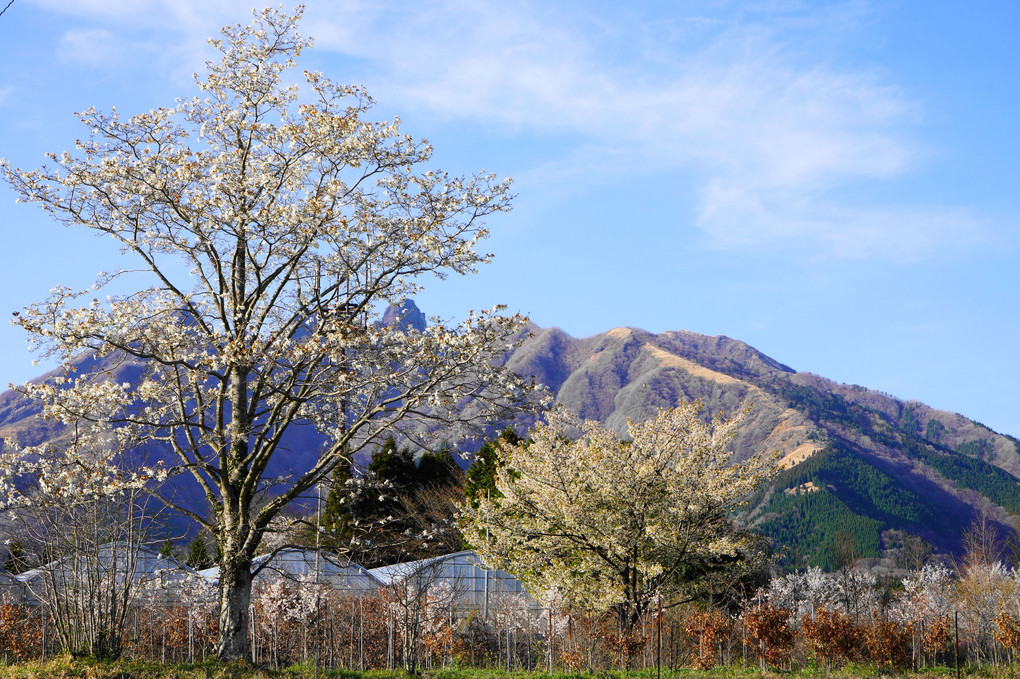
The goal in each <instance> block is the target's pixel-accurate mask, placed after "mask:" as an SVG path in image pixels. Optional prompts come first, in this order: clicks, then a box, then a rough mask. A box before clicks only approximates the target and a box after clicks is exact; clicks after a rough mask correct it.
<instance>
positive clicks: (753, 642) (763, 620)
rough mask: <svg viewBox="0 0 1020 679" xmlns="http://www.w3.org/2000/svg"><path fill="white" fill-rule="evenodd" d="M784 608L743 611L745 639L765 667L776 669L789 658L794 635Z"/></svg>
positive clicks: (765, 607) (767, 607)
mask: <svg viewBox="0 0 1020 679" xmlns="http://www.w3.org/2000/svg"><path fill="white" fill-rule="evenodd" d="M791 614H792V612H791V611H790V610H789V609H786V608H776V607H774V606H768V605H766V606H761V607H759V608H758V609H757V610H747V611H744V629H745V630H746V631H747V639H746V640H745V641H744V643H745V644H746V645H748V646H751V647H752V648H753V649H754V652H755V653H756V654H757V656H758V658H759V659H760V660H761V661H762V662H764V663H765V664H766V665H769V666H771V667H775V668H778V667H779V665H780V663H781V662H782V661H783V660H787V659H789V657H790V651H791V650H792V649H793V642H794V640H795V638H796V634H795V632H794V630H793V629H791V628H790V623H789V621H790V615H791Z"/></svg>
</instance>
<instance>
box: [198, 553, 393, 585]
mask: <svg viewBox="0 0 1020 679" xmlns="http://www.w3.org/2000/svg"><path fill="white" fill-rule="evenodd" d="M252 567H253V570H254V569H257V568H260V567H261V570H260V571H259V572H258V573H257V574H256V576H255V583H256V584H257V583H258V582H259V581H267V580H272V579H275V578H281V577H282V578H288V579H292V580H295V581H297V582H302V583H306V584H315V583H316V582H318V583H320V584H323V585H326V586H328V587H332V588H333V589H340V590H354V591H359V592H367V591H373V590H376V589H378V588H379V586H380V584H381V583H380V582H379V580H378V579H376V578H375V577H374V576H373V575H372V574H371V573H370V572H369V571H367V570H365V569H364V568H363V567H362V566H360V565H358V564H356V563H343V562H341V561H339V560H338V559H337V558H336V557H335V556H333V555H332V554H330V553H328V552H325V551H319V552H316V550H314V549H295V548H287V549H281V550H279V551H277V552H275V553H273V554H263V555H262V556H257V557H255V559H254V560H253V562H252ZM199 575H201V576H202V577H203V578H205V579H206V580H208V581H210V582H214V583H215V582H218V581H219V577H220V569H219V567H218V566H217V567H214V568H207V569H205V570H203V571H199Z"/></svg>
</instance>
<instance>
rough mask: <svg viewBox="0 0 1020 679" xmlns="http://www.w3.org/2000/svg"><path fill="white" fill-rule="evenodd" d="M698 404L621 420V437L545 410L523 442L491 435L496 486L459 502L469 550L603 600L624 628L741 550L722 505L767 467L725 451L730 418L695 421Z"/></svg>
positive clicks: (563, 589) (551, 588) (541, 581)
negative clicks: (626, 434)
mask: <svg viewBox="0 0 1020 679" xmlns="http://www.w3.org/2000/svg"><path fill="white" fill-rule="evenodd" d="M701 409H702V405H701V403H700V402H695V403H687V402H684V403H681V404H680V405H679V406H677V407H676V408H672V409H666V410H662V411H660V412H659V413H658V415H657V416H655V417H653V418H652V419H650V420H648V421H647V422H643V423H634V422H632V423H630V437H631V440H629V441H621V440H620V439H619V437H618V436H617V435H616V433H615V432H613V431H610V430H608V429H606V428H605V427H603V426H602V425H600V424H599V423H598V422H594V421H585V422H581V421H579V420H578V419H577V418H575V417H574V416H573V415H570V414H569V413H567V412H566V411H563V410H556V411H553V412H551V413H550V414H549V416H548V420H547V422H546V423H544V424H540V425H539V426H537V427H536V428H535V429H534V431H533V432H532V434H531V438H532V440H531V441H530V442H521V443H518V444H516V445H513V444H509V443H505V442H504V443H502V444H501V445H500V446H498V447H497V448H496V453H497V455H499V460H498V464H497V465H496V467H497V472H496V489H497V490H498V493H494V494H489V495H487V496H486V497H484V498H478V502H477V506H475V507H472V506H470V505H467V506H465V507H464V510H463V512H464V514H463V516H464V519H465V521H466V523H467V525H469V526H470V527H471V528H472V529H473V531H472V535H475V536H476V538H475V539H474V540H473V542H474V543H475V544H476V547H477V549H478V551H479V552H480V553H481V554H482V556H483V557H484V558H485V559H486V560H487V561H488V562H489V563H491V564H493V565H494V566H497V567H499V568H503V569H505V570H507V571H509V572H511V573H514V574H515V575H517V576H518V577H520V578H522V580H523V581H524V582H525V584H526V585H527V586H528V588H529V590H530V591H532V592H535V593H543V592H556V593H558V594H559V595H560V596H565V597H566V599H567V600H568V603H570V604H572V605H575V606H580V607H583V608H588V609H593V610H609V609H615V610H616V611H617V612H618V614H619V619H620V622H621V626H622V627H624V628H625V629H629V628H630V627H632V626H633V625H634V623H635V622H636V621H637V620H638V619H639V618H640V617H641V615H642V614H643V613H644V612H645V611H646V610H647V609H648V606H649V605H650V603H651V602H652V601H653V600H654V597H655V596H667V595H672V596H673V597H674V600H677V595H681V596H682V595H683V594H684V593H685V592H686V593H690V592H691V586H692V585H694V584H695V582H696V580H697V579H699V578H700V577H702V576H704V575H706V574H708V573H710V572H712V570H713V569H717V568H722V567H729V566H730V565H731V564H732V563H733V562H734V561H735V560H739V559H740V558H741V557H742V555H743V554H744V553H745V549H746V547H748V546H749V541H750V540H751V536H750V535H749V534H748V533H746V532H745V531H743V530H742V529H741V528H740V526H739V524H738V522H736V521H735V520H734V516H733V512H734V510H736V509H737V508H738V507H739V506H740V505H741V504H742V503H744V502H745V501H746V500H747V499H749V496H750V494H751V493H752V492H753V491H754V490H755V489H756V488H757V487H758V486H759V485H761V484H762V483H764V482H765V481H766V480H768V479H769V478H770V477H771V475H772V474H774V472H775V468H776V459H775V457H774V456H771V455H760V456H755V457H752V458H750V459H748V460H744V461H742V462H736V461H734V460H733V459H732V458H731V455H730V452H729V449H728V447H727V446H728V444H729V441H730V439H731V438H732V436H733V434H734V429H735V427H736V426H737V424H738V422H739V418H735V419H730V420H724V419H716V420H713V421H711V422H705V421H704V420H702V419H701V417H700V411H701Z"/></svg>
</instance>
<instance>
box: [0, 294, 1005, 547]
mask: <svg viewBox="0 0 1020 679" xmlns="http://www.w3.org/2000/svg"><path fill="white" fill-rule="evenodd" d="M383 317H384V319H385V322H388V323H400V324H401V325H402V326H403V327H405V328H407V329H408V330H409V331H416V330H419V331H420V330H421V329H422V328H423V327H424V324H425V316H424V314H422V313H421V311H420V310H419V309H418V308H417V306H416V305H415V304H414V302H413V301H412V300H407V301H406V302H405V303H403V304H401V305H399V306H397V307H395V308H391V309H388V310H387V312H386V313H385V314H384V316H383ZM81 360H82V361H90V360H94V359H93V358H90V357H88V356H83V357H82V358H81ZM506 365H507V366H508V367H509V368H511V369H512V370H514V371H515V372H517V373H518V374H521V375H524V376H529V377H533V378H534V379H535V380H536V381H538V382H540V383H542V384H544V385H546V387H547V388H548V389H549V391H550V393H551V394H552V395H553V396H554V398H555V400H556V402H557V403H559V404H561V405H562V406H563V407H566V408H568V409H569V410H571V411H573V412H575V413H576V414H579V415H580V416H582V417H584V418H588V419H596V420H599V421H600V422H602V423H604V424H605V425H607V426H608V427H610V428H612V429H613V430H614V431H616V432H617V433H618V434H620V435H621V436H625V435H626V433H627V422H628V419H630V420H633V421H641V420H644V419H647V418H648V417H650V416H652V415H654V414H655V412H656V411H657V410H658V409H659V408H663V407H670V406H673V405H676V404H677V403H678V402H679V401H680V400H681V399H687V400H695V399H700V400H701V401H702V402H703V403H704V404H705V414H706V416H707V417H713V416H715V415H716V414H719V413H728V414H736V413H741V412H743V413H744V415H743V418H744V419H743V422H742V425H741V427H740V428H739V430H738V433H737V435H736V437H735V438H734V441H733V448H734V452H735V455H736V456H737V457H738V458H744V457H747V456H749V455H753V454H756V453H760V452H771V451H778V452H779V453H780V455H781V464H782V465H783V467H784V471H783V473H782V474H780V477H779V480H778V481H777V482H776V484H774V485H773V486H771V487H770V488H769V489H767V490H766V491H765V492H763V493H762V494H761V495H760V496H759V497H757V498H755V501H754V503H752V506H751V508H750V510H749V514H748V518H749V521H750V522H751V523H752V525H754V526H755V527H757V528H758V529H760V530H762V531H763V532H765V533H766V534H768V535H770V536H771V537H773V538H774V539H775V541H776V543H777V545H784V544H785V545H793V546H794V547H795V549H794V550H793V552H794V555H793V557H791V559H790V560H789V561H788V563H790V564H791V565H802V564H804V563H815V564H818V565H826V566H831V565H833V559H834V558H835V550H836V543H837V541H838V540H837V538H838V535H837V534H838V533H848V534H850V535H852V536H853V537H854V539H855V540H856V541H857V543H858V544H859V546H860V549H861V550H862V552H864V553H866V554H874V553H875V552H876V551H877V550H878V549H880V548H881V547H882V546H883V543H884V541H887V538H886V537H883V536H886V535H887V534H888V532H889V531H890V530H895V531H901V532H904V533H909V534H913V535H918V536H920V537H922V538H923V539H925V540H926V541H928V542H930V543H931V544H932V545H934V546H935V548H937V549H939V550H941V551H943V552H947V553H959V551H960V549H961V532H962V531H963V530H964V529H965V528H966V526H967V525H969V523H970V522H971V521H972V520H973V519H974V517H976V516H977V515H978V514H980V513H982V512H984V513H986V514H988V515H989V516H990V517H991V518H992V519H993V521H995V522H997V523H998V524H999V526H1000V527H1001V529H1002V530H1005V529H1006V528H1007V527H1008V525H1009V524H1010V522H1011V516H1012V515H1016V514H1020V485H1018V478H1020V454H1018V442H1017V440H1016V439H1015V438H1013V437H1009V436H1005V435H1002V434H999V433H997V432H994V431H992V430H991V429H989V428H988V427H986V426H984V425H982V424H980V423H978V422H975V421H974V420H971V419H969V418H967V417H965V416H964V415H961V414H959V413H952V412H948V411H941V410H937V409H934V408H930V407H929V406H927V405H925V404H923V403H920V402H918V401H913V400H908V401H904V400H900V399H896V398H895V397H893V396H890V395H888V394H884V393H882V392H878V391H874V390H870V389H867V388H865V387H862V386H859V385H846V384H841V383H837V382H834V381H832V380H828V379H826V378H824V377H821V376H819V375H815V374H812V373H807V372H797V371H796V370H794V369H793V368H791V367H789V366H787V365H785V364H784V363H781V362H779V361H776V360H775V359H772V358H771V357H769V356H767V355H766V354H764V353H762V352H761V351H759V350H757V349H755V348H754V347H752V346H750V345H749V344H746V343H744V342H741V341H740V340H736V339H732V338H729V337H726V336H724V335H717V336H709V335H702V334H699V333H696V332H692V331H688V330H674V331H666V332H661V333H652V332H648V331H645V330H642V329H640V328H633V327H618V328H613V329H611V330H608V331H606V332H604V333H599V334H596V335H592V336H589V337H583V338H575V337H572V336H571V335H569V334H567V333H566V332H565V331H563V330H562V329H561V328H558V327H550V328H539V327H537V326H531V328H530V331H529V333H528V335H527V336H525V337H523V338H522V341H521V343H520V345H519V346H518V347H517V348H516V349H514V350H513V351H511V352H509V353H508V355H507V356H506ZM111 369H112V370H113V371H114V374H115V376H116V377H117V379H119V380H130V378H131V375H132V373H133V372H134V371H136V370H138V369H140V367H139V366H137V365H133V364H131V363H130V362H123V363H119V364H116V365H114V366H112V367H111ZM54 374H55V373H48V374H47V375H43V376H41V377H40V378H37V379H48V378H51V377H53V376H54ZM40 410H41V408H40V407H39V406H38V404H33V403H28V402H26V401H25V400H24V399H23V398H22V397H21V396H20V394H17V393H16V392H13V391H7V392H4V393H2V394H0V436H5V437H14V438H15V439H17V440H18V441H19V442H21V443H22V444H33V443H39V442H41V441H44V440H57V439H59V436H60V428H59V427H58V426H56V425H55V424H54V423H52V422H47V421H45V420H40V419H38V418H37V417H35V416H36V415H37V414H38V413H39V411H40ZM505 424H507V423H493V425H494V427H493V431H495V430H496V429H498V428H500V427H501V426H503V425H505ZM512 424H513V425H514V426H516V427H517V428H518V429H519V430H523V429H524V428H527V427H528V426H530V425H531V424H532V422H530V421H527V420H525V419H520V420H518V421H515V422H514V423H512ZM301 429H303V430H304V431H302V432H300V433H299V435H297V436H296V437H295V438H294V439H293V440H291V441H289V447H290V450H289V451H288V454H287V455H285V456H278V457H275V458H274V460H273V461H272V464H271V470H269V473H270V474H272V475H286V474H287V473H288V471H289V469H292V468H297V467H299V466H300V465H301V464H306V463H307V462H308V461H309V456H312V455H315V454H316V452H317V450H318V447H319V445H320V442H318V439H317V438H316V436H315V435H313V433H312V432H309V431H308V430H309V429H310V428H307V427H305V428H301ZM521 433H523V431H521ZM185 495H186V494H185ZM196 501H198V500H196Z"/></svg>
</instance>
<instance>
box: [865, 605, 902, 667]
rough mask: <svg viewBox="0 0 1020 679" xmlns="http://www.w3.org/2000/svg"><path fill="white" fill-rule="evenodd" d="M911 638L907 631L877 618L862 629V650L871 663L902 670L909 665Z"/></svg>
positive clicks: (889, 621)
mask: <svg viewBox="0 0 1020 679" xmlns="http://www.w3.org/2000/svg"><path fill="white" fill-rule="evenodd" d="M911 637H912V635H911V632H910V630H909V629H907V628H904V627H901V626H900V625H898V624H896V623H895V622H893V621H892V620H889V619H887V618H879V619H877V620H875V622H874V623H873V624H871V625H870V626H868V627H866V628H865V629H864V649H865V651H866V652H867V654H868V658H869V659H870V660H871V661H872V662H874V663H876V664H878V665H892V666H893V667H896V668H899V669H903V668H906V667H910V665H911Z"/></svg>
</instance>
